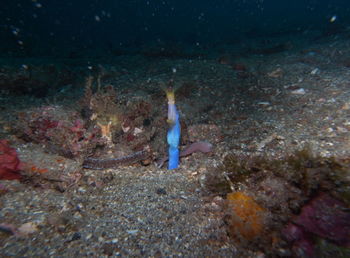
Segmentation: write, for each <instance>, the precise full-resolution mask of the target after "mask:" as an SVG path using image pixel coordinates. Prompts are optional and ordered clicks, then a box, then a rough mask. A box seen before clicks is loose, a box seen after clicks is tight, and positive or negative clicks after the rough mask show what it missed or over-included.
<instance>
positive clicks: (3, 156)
mask: <svg viewBox="0 0 350 258" xmlns="http://www.w3.org/2000/svg"><path fill="white" fill-rule="evenodd" d="M21 167H22V163H21V161H20V160H19V158H18V157H17V152H16V150H15V149H14V148H11V147H10V146H9V144H8V142H7V140H0V180H4V179H5V180H14V179H20V178H21V174H20V173H19V171H20V170H21Z"/></svg>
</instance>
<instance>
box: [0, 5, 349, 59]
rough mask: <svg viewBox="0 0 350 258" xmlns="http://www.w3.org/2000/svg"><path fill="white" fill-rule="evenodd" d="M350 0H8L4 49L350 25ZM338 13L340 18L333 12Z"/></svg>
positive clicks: (197, 39)
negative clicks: (332, 19)
mask: <svg viewBox="0 0 350 258" xmlns="http://www.w3.org/2000/svg"><path fill="white" fill-rule="evenodd" d="M349 14H350V1H349V0H293V1H281V0H265V1H264V0H246V1H243V0H164V1H161V0H159V1H156V0H148V1H147V0H124V1H118V0H100V1H99V0H74V1H64V0H36V1H35V0H34V1H33V0H32V1H30V0H22V1H16V0H3V1H1V8H0V39H1V41H0V51H1V52H0V55H1V56H2V57H6V56H9V57H14V56H25V57H28V56H65V55H71V56H74V55H79V52H80V51H82V50H85V51H84V55H87V54H88V53H90V54H91V55H94V54H96V53H98V55H102V56H103V55H109V54H110V53H111V52H113V53H117V52H118V51H121V50H120V49H124V50H125V49H129V50H130V49H138V48H140V47H143V46H145V45H152V44H153V45H155V46H157V45H161V44H167V45H169V44H185V45H188V46H210V45H213V44H227V43H229V44H230V43H237V42H244V41H246V40H249V39H254V38H259V37H260V38H264V37H266V38H269V37H271V36H274V35H283V34H285V35H289V36H290V35H295V38H297V37H301V36H303V35H307V34H308V33H316V34H317V33H319V34H320V35H321V34H322V33H325V32H327V31H331V32H332V31H339V30H345V29H346V28H347V27H348V26H349V24H350V15H349ZM333 16H336V19H335V21H334V22H331V18H332V17H333Z"/></svg>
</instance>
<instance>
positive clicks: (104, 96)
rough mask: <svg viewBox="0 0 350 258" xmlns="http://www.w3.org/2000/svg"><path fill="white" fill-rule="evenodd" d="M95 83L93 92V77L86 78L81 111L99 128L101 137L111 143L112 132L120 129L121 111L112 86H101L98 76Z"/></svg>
mask: <svg viewBox="0 0 350 258" xmlns="http://www.w3.org/2000/svg"><path fill="white" fill-rule="evenodd" d="M97 83H98V88H97V90H96V92H93V89H92V86H93V78H92V77H88V79H87V80H86V85H85V95H84V98H83V99H82V101H81V103H82V113H83V114H85V115H86V116H88V119H90V121H91V122H94V123H95V124H96V125H97V126H98V127H99V128H100V130H101V134H102V137H103V138H104V139H105V140H106V141H107V144H110V145H111V144H112V134H113V132H114V131H119V130H120V129H121V119H122V118H121V117H122V115H121V114H122V113H121V110H120V107H119V106H118V104H117V94H116V91H115V90H114V88H113V86H112V85H108V86H106V87H102V86H101V82H100V79H99V78H98V80H97Z"/></svg>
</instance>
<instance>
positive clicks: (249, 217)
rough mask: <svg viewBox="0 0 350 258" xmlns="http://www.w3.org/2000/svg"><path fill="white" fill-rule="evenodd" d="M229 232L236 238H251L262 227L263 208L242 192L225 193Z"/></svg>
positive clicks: (259, 232) (259, 233) (256, 235)
mask: <svg viewBox="0 0 350 258" xmlns="http://www.w3.org/2000/svg"><path fill="white" fill-rule="evenodd" d="M227 201H228V206H229V219H228V225H229V233H230V235H231V236H233V237H234V238H237V239H238V240H242V239H241V238H242V237H243V240H253V239H255V238H256V237H258V236H260V235H261V233H262V232H263V229H264V217H265V209H264V208H263V207H261V206H260V205H259V204H257V203H256V202H255V201H254V199H253V198H251V197H250V196H248V195H246V194H245V193H243V192H234V193H229V194H227Z"/></svg>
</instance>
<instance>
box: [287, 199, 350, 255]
mask: <svg viewBox="0 0 350 258" xmlns="http://www.w3.org/2000/svg"><path fill="white" fill-rule="evenodd" d="M283 236H284V238H285V239H286V240H287V241H288V242H289V243H291V244H292V246H293V248H292V249H293V250H294V252H295V253H305V254H307V255H309V256H313V255H314V249H315V248H314V246H315V244H316V243H315V242H314V240H313V239H314V236H318V237H320V238H323V239H327V240H329V241H331V242H333V243H335V244H337V245H340V246H344V247H350V212H349V211H348V207H347V206H346V205H345V204H344V203H342V202H341V201H339V200H337V199H334V198H333V197H331V196H330V195H328V194H326V193H320V194H319V195H317V196H316V197H314V198H313V199H312V200H311V201H310V202H308V203H307V204H306V205H305V206H304V207H303V208H302V210H301V213H300V214H299V215H297V216H295V217H294V218H293V219H292V221H291V222H290V223H289V224H288V225H287V226H286V227H285V228H284V230H283Z"/></svg>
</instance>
